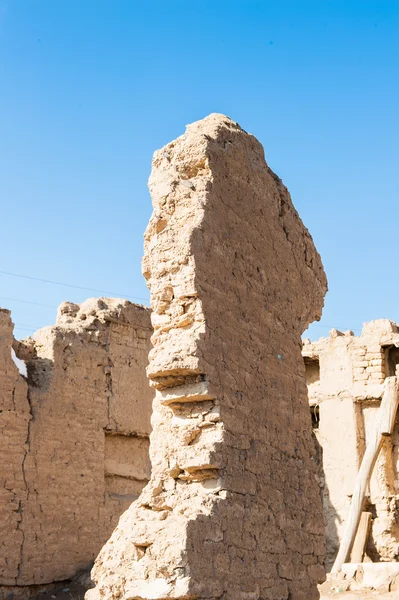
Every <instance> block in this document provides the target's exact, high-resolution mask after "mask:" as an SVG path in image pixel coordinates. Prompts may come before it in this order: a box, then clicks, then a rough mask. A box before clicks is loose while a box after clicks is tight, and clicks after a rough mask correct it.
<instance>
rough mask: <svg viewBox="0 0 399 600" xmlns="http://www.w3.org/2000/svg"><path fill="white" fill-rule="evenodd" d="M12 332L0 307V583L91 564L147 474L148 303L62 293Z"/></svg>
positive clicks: (62, 576) (39, 580) (27, 581)
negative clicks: (53, 315)
mask: <svg viewBox="0 0 399 600" xmlns="http://www.w3.org/2000/svg"><path fill="white" fill-rule="evenodd" d="M12 331H13V324H12V321H11V317H10V313H9V311H6V310H0V369H1V376H0V520H1V528H0V531H1V533H0V586H8V587H13V586H32V585H38V584H46V583H50V582H54V581H60V580H66V579H69V578H71V577H73V576H74V575H75V573H76V572H77V571H79V570H80V569H83V568H87V567H89V566H90V564H91V562H92V561H93V560H94V558H95V556H96V554H97V553H98V551H99V550H100V548H101V546H102V544H103V543H104V542H105V540H106V539H107V538H108V537H109V535H110V534H111V532H112V530H113V528H114V527H115V525H116V523H117V520H118V518H119V516H120V514H121V513H122V512H123V511H124V510H125V509H126V508H127V507H128V506H129V505H130V504H131V502H132V501H133V500H134V499H135V498H137V497H138V496H139V494H140V492H141V490H142V488H143V487H144V485H145V484H146V483H147V481H148V479H149V476H150V462H149V455H148V448H149V440H148V436H149V433H150V415H151V403H152V397H153V395H154V392H153V390H151V389H150V388H149V387H148V384H147V380H146V375H145V368H146V365H147V362H148V351H149V349H150V336H151V333H152V327H151V322H150V310H149V309H147V308H144V307H142V306H138V305H134V304H132V303H131V302H128V301H126V300H117V299H106V298H100V299H98V300H96V299H91V300H87V301H86V302H84V303H83V304H81V305H76V304H72V303H68V302H65V303H63V304H62V305H61V306H60V309H59V311H58V316H57V323H56V325H55V326H52V327H45V328H43V329H41V330H39V331H38V332H37V333H36V334H35V335H34V339H31V338H28V339H27V340H24V341H22V342H15V341H14V339H13V335H12ZM13 345H14V348H15V351H16V353H17V355H18V356H19V357H20V358H22V359H24V360H25V361H26V365H27V370H28V377H27V379H25V378H24V377H23V376H22V375H20V374H19V372H18V369H17V367H16V366H15V364H14V362H13V360H12V358H11V348H12V346H13ZM4 589H5V588H3V590H4ZM7 593H8V592H7ZM6 595H7V594H6ZM1 597H2V588H1V587H0V598H1Z"/></svg>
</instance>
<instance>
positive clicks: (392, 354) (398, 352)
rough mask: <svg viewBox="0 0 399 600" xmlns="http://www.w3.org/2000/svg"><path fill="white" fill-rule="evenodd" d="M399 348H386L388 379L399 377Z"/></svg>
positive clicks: (386, 372)
mask: <svg viewBox="0 0 399 600" xmlns="http://www.w3.org/2000/svg"><path fill="white" fill-rule="evenodd" d="M398 367H399V348H397V347H396V346H386V347H385V374H386V376H387V377H392V376H393V375H399V368H398Z"/></svg>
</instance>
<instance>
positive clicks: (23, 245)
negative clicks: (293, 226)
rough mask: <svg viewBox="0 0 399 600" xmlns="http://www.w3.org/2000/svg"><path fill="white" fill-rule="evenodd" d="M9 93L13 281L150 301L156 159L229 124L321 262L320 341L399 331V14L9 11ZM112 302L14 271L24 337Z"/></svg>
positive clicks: (106, 7)
mask: <svg viewBox="0 0 399 600" xmlns="http://www.w3.org/2000/svg"><path fill="white" fill-rule="evenodd" d="M0 85H1V93H0V115H1V117H0V190H1V213H0V214H1V237H0V240H1V253H0V270H1V271H7V272H12V273H18V274H22V275H29V276H32V277H38V278H44V279H51V280H55V281H60V282H66V283H70V284H74V285H77V286H82V287H88V288H98V289H100V290H105V291H107V292H115V293H116V295H121V296H125V297H127V296H130V297H132V298H133V299H134V298H135V297H137V298H140V299H143V300H142V302H143V303H146V302H148V298H149V294H148V291H147V288H146V286H145V282H144V280H143V278H142V276H141V270H140V261H141V256H142V246H143V242H142V235H143V231H144V229H145V227H146V224H147V221H148V219H149V216H150V213H151V202H150V197H149V193H148V191H147V178H148V175H149V172H150V167H151V156H152V153H153V151H154V150H155V149H157V148H160V147H161V146H163V145H164V144H165V143H167V142H169V141H171V140H172V139H174V138H175V137H177V136H178V135H180V134H181V133H183V131H184V127H185V125H186V124H187V123H190V122H192V121H195V120H197V119H200V118H202V117H204V116H206V115H207V114H209V113H210V112H221V113H224V114H227V115H228V116H230V117H231V118H233V119H234V120H236V121H238V122H239V123H240V125H242V127H244V129H246V130H247V131H250V132H251V133H253V134H255V135H256V136H257V137H258V138H259V139H260V141H261V142H262V143H263V145H264V147H265V152H266V158H267V161H268V163H269V165H270V167H271V168H272V169H273V170H274V171H276V173H278V175H279V176H280V177H281V178H282V179H283V181H284V183H285V184H286V185H287V186H288V188H289V190H290V192H291V195H292V198H293V201H294V204H295V206H296V208H297V209H298V211H299V213H300V215H301V217H302V219H303V221H304V223H305V225H306V226H307V227H308V229H309V230H310V232H311V234H312V236H313V239H314V241H315V243H316V245H317V248H318V250H319V252H320V253H321V255H322V258H323V262H324V266H325V269H326V272H327V275H328V279H329V288H330V291H329V293H328V295H327V298H326V304H325V309H324V315H323V319H322V321H321V322H320V323H319V324H317V325H314V326H312V328H311V330H310V334H311V337H312V338H318V337H320V336H321V335H327V334H328V329H329V328H331V327H337V328H342V329H346V328H352V329H354V330H355V332H357V333H358V332H359V331H360V329H361V327H362V323H363V322H364V321H368V320H371V319H376V318H379V317H387V318H390V319H393V320H396V321H399V302H398V296H399V294H398V292H399V277H398V257H399V252H398V247H397V239H398V215H397V212H398V207H399V205H398V195H399V181H398V164H399V142H398V140H399V119H398V106H399V2H398V1H387V0H379V1H374V2H370V1H367V0H358V1H353V0H346V1H341V0H334V1H325V0H314V1H308V0H292V1H285V0H274V1H268V0H263V1H260V0H258V1H255V0H240V1H235V0H201V1H199V0H168V1H165V0H162V1H156V0H145V1H144V0H142V1H138V0H108V1H103V0H36V1H33V0H9V1H6V0H0ZM96 295H97V296H98V295H100V294H99V293H96V292H91V291H90V290H79V289H74V288H68V287H61V286H56V285H52V284H47V283H42V282H38V281H33V280H28V279H23V278H19V277H13V276H10V275H4V274H1V273H0V306H3V307H6V308H11V309H12V313H13V319H14V322H15V323H16V326H17V327H18V329H16V336H17V337H25V336H26V335H28V334H29V333H30V332H33V330H34V329H35V328H38V327H41V326H43V325H48V324H52V323H53V322H54V319H55V308H52V307H56V306H57V305H58V304H59V303H60V302H61V301H63V300H72V301H75V302H79V301H82V300H84V299H85V298H86V297H89V296H96ZM5 298H13V299H15V300H9V299H5ZM17 300H24V301H25V302H32V303H39V304H46V305H48V306H41V305H40V306H39V305H36V304H28V303H23V302H19V301H17Z"/></svg>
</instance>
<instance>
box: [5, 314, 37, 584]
mask: <svg viewBox="0 0 399 600" xmlns="http://www.w3.org/2000/svg"><path fill="white" fill-rule="evenodd" d="M13 339H14V338H13V324H12V322H11V316H10V311H9V310H5V309H0V532H1V537H0V582H1V583H14V582H15V581H16V579H17V577H18V574H19V570H20V564H21V547H22V543H23V539H24V534H23V530H22V529H21V519H22V516H21V512H22V505H23V503H24V502H26V495H27V493H26V481H25V472H24V467H25V459H26V453H27V450H28V435H29V427H30V421H31V418H32V417H31V413H30V408H29V402H28V386H27V383H26V381H25V380H24V379H23V377H21V376H20V374H19V372H18V369H17V367H16V366H15V363H14V361H13V359H12V358H11V348H12V343H13Z"/></svg>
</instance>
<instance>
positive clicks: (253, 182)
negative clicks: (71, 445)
mask: <svg viewBox="0 0 399 600" xmlns="http://www.w3.org/2000/svg"><path fill="white" fill-rule="evenodd" d="M149 186H150V191H151V194H152V198H153V206H154V212H153V215H152V218H151V220H150V223H149V226H148V228H147V231H146V234H145V257H144V261H143V272H144V275H145V277H146V279H147V281H148V285H149V288H150V291H151V303H152V308H153V312H152V316H151V318H152V324H153V327H154V334H153V337H152V342H153V346H154V347H153V349H152V350H151V352H150V363H149V367H148V371H147V372H148V377H149V379H150V383H151V385H152V386H153V387H155V388H156V397H155V400H154V411H153V416H152V425H153V432H152V434H151V445H150V456H151V462H152V475H151V480H150V483H149V484H148V486H147V487H146V488H145V489H144V490H143V492H142V494H141V496H140V498H139V499H138V500H137V501H136V502H135V503H133V505H132V506H131V507H130V508H129V509H128V510H127V511H126V512H125V513H124V515H123V516H122V517H121V519H120V521H119V524H118V526H117V528H116V529H115V531H114V533H113V534H112V536H111V538H110V540H109V541H108V542H107V544H106V545H105V546H104V548H103V549H102V551H101V553H100V555H99V556H98V558H97V560H96V563H95V566H94V569H93V571H92V576H93V578H94V580H95V582H96V584H97V586H96V588H94V589H93V590H90V591H89V592H88V593H87V597H88V598H89V599H90V600H94V599H96V600H97V599H98V600H99V599H103V598H105V599H107V600H108V599H109V600H111V598H112V599H116V598H119V599H122V598H123V599H124V600H133V599H135V600H137V599H141V600H143V599H146V600H155V599H156V598H158V599H162V600H164V599H167V598H173V599H181V600H183V599H185V600H188V599H202V600H205V599H207V600H210V599H213V600H216V599H222V598H223V599H224V600H227V599H228V600H243V599H244V598H245V599H247V600H256V599H261V600H288V599H289V598H290V599H292V600H312V599H314V600H315V599H316V598H318V597H319V596H318V592H317V589H316V584H317V582H318V581H322V580H323V579H324V567H323V561H324V528H323V517H322V507H321V501H320V495H319V490H318V485H317V482H316V477H315V473H316V472H315V465H314V462H313V458H312V454H313V443H312V439H311V424H310V416H309V409H308V405H307V395H306V385H305V378H304V365H303V360H302V357H301V334H302V332H303V331H304V329H305V328H306V327H307V325H308V324H309V323H310V322H311V321H313V320H315V319H318V318H319V317H320V313H321V308H322V305H323V297H324V294H325V292H326V287H327V286H326V279H325V274H324V271H323V268H322V264H321V261H320V257H319V255H318V254H317V252H316V250H315V247H314V245H313V242H312V239H311V237H310V235H309V233H308V231H307V230H306V229H305V227H304V226H303V224H302V222H301V220H300V218H299V216H298V214H297V212H296V210H295V209H294V207H293V205H292V202H291V199H290V196H289V193H288V191H287V189H286V188H285V186H284V185H283V184H282V182H281V180H280V179H279V178H278V177H277V176H276V175H275V174H274V173H273V172H272V171H271V170H270V169H269V168H268V166H267V164H266V163H265V159H264V153H263V149H262V146H261V145H260V143H259V142H258V141H257V140H256V139H255V138H254V137H253V136H251V135H249V134H247V133H246V132H245V131H243V130H242V129H241V128H240V127H239V125H237V124H236V123H234V122H233V121H231V120H230V119H228V118H227V117H225V116H222V115H216V114H213V115H210V116H209V117H207V118H206V119H204V120H202V121H199V122H197V123H193V124H192V125H189V126H188V127H187V131H186V133H185V134H184V135H183V136H182V137H180V138H178V139H177V140H175V141H174V142H172V143H170V144H168V145H167V146H166V147H165V148H163V149H162V150H160V151H158V152H156V153H155V155H154V160H153V169H152V174H151V177H150V182H149Z"/></svg>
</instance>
